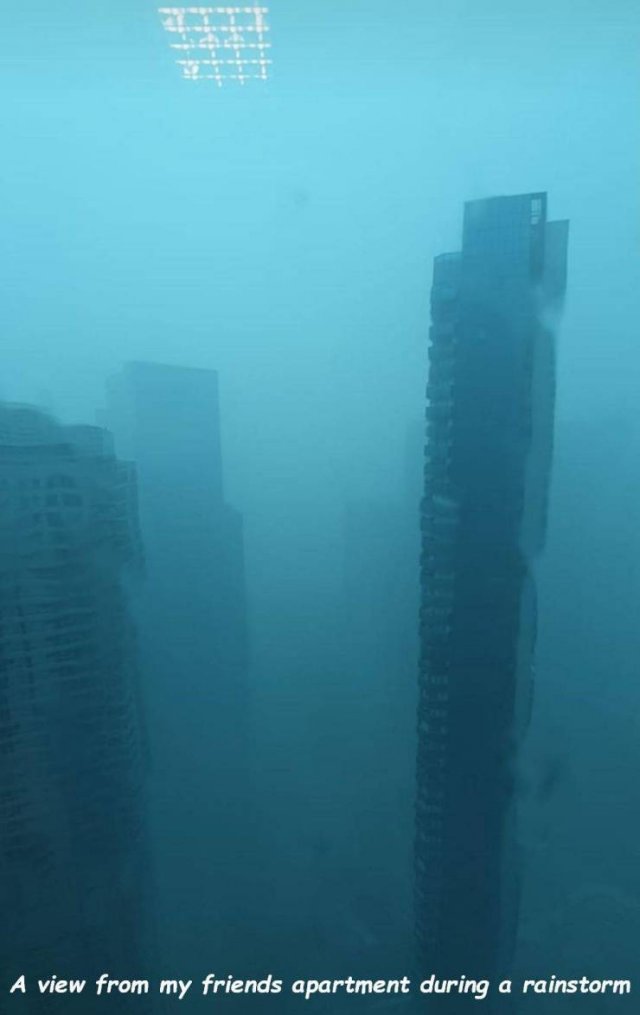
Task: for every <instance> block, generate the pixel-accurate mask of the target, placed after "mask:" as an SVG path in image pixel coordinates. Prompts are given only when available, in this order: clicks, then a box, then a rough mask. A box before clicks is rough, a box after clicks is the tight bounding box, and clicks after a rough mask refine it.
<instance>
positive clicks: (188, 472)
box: [106, 363, 248, 962]
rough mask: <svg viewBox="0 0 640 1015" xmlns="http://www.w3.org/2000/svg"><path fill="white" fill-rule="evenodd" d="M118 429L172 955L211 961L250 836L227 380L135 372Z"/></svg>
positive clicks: (124, 385) (187, 370)
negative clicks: (134, 528) (223, 399)
mask: <svg viewBox="0 0 640 1015" xmlns="http://www.w3.org/2000/svg"><path fill="white" fill-rule="evenodd" d="M106 419H107V420H108V423H109V426H110V427H111V428H112V429H113V432H114V435H115V439H116V446H117V450H118V453H119V454H122V455H124V456H126V457H127V458H131V459H132V460H133V461H134V462H135V464H136V468H137V472H138V481H139V497H140V520H141V528H142V536H143V541H144V546H145V583H144V589H143V591H142V594H141V597H140V601H139V605H138V622H139V627H140V640H141V649H142V659H143V671H144V679H145V686H146V691H147V696H148V704H149V714H150V724H151V742H152V747H153V754H154V757H155V758H156V760H157V764H156V765H155V768H154V771H155V774H156V776H157V778H155V779H154V783H153V792H152V801H153V811H154V815H155V817H154V834H155V836H156V837H158V839H159V840H160V842H161V845H160V846H159V849H158V865H159V866H158V892H159V899H160V904H161V907H162V909H163V910H164V914H165V930H166V932H167V937H166V940H165V947H166V953H167V956H170V958H171V961H172V962H174V961H178V962H179V961H180V960H184V961H186V960H187V957H188V958H189V961H191V960H193V961H195V959H196V957H199V959H200V961H202V962H204V961H205V958H206V956H210V955H211V949H212V948H213V947H214V946H215V945H216V944H220V946H222V942H226V943H228V941H229V940H230V937H231V936H232V935H231V922H232V917H228V918H227V917H223V915H222V914H223V912H226V910H225V904H224V902H223V895H224V892H225V890H227V889H228V888H229V890H230V887H229V886H230V885H231V884H232V883H233V881H232V875H234V873H235V876H236V877H237V871H238V869H239V868H238V864H239V860H238V855H239V851H241V850H242V849H243V848H244V846H245V839H246V836H243V835H241V832H240V828H241V818H242V817H243V812H244V811H245V810H246V795H245V791H246V763H247V759H246V750H247V743H246V739H245V737H244V733H245V730H246V724H247V708H248V701H247V686H246V685H247V672H246V671H247V628H246V610H245V590H244V554H243V533H242V519H241V516H240V515H239V513H238V512H237V511H235V510H234V509H233V508H231V507H229V505H227V504H226V503H225V500H224V494H223V482H222V462H221V449H220V416H219V404H218V378H217V374H216V373H215V372H214V371H212V370H201V369H194V368H191V367H177V366H175V367H174V366H165V365H162V364H157V363H129V364H127V365H126V366H125V367H124V368H123V370H122V371H121V372H120V373H119V374H118V375H117V376H115V377H113V378H111V380H110V381H109V382H108V389H107V408H106ZM240 869H242V866H241V865H240ZM236 888H237V905H236V912H235V917H233V918H238V919H239V916H238V914H239V913H240V912H241V909H242V900H241V898H240V894H241V890H240V887H239V886H237V885H236ZM180 913H183V914H184V920H185V921H187V922H185V923H184V924H182V923H181V917H180V915H179V914H180ZM176 914H178V915H176ZM194 914H198V915H197V916H196V915H194ZM198 920H201V921H202V923H201V924H199V923H198ZM198 949H201V951H200V952H198ZM207 961H209V959H207Z"/></svg>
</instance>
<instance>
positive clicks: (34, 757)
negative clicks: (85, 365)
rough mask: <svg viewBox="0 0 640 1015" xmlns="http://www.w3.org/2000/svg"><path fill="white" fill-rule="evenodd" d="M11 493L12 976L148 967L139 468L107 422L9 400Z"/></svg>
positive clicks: (3, 530) (2, 792) (3, 887)
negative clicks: (135, 594) (133, 596)
mask: <svg viewBox="0 0 640 1015" xmlns="http://www.w3.org/2000/svg"><path fill="white" fill-rule="evenodd" d="M0 501H1V509H0V519H1V520H0V772H1V775H0V909H1V911H2V914H3V918H2V921H1V925H0V953H1V955H0V967H1V969H2V981H3V983H4V984H5V989H6V990H8V985H7V983H8V984H10V983H12V982H13V981H14V979H15V978H17V977H18V976H19V975H21V974H25V975H26V976H27V977H36V976H39V977H42V978H46V977H48V976H50V975H51V973H52V972H56V973H57V974H58V975H62V976H64V975H67V976H79V977H84V978H90V977H91V976H95V975H97V974H100V973H101V972H103V971H104V969H109V970H110V971H111V973H112V975H114V976H118V975H119V976H121V977H125V976H127V975H128V974H129V973H130V970H131V969H132V968H135V969H136V975H138V976H144V975H145V971H146V970H147V969H148V961H149V956H150V952H149V949H150V947H151V944H152V938H153V935H152V921H151V907H150V895H149V878H148V874H147V871H148V866H149V865H148V860H149V855H148V851H147V834H146V819H145V794H146V790H145V781H146V772H147V763H146V744H145V736H144V730H143V726H144V724H143V717H142V709H141V701H140V688H139V680H138V665H137V653H136V642H135V636H134V628H133V625H132V621H131V618H130V616H129V610H128V596H127V594H126V589H125V585H124V582H125V579H126V574H127V571H131V570H132V569H133V570H135V568H136V566H137V564H138V562H139V540H138V527H137V515H136V487H135V474H134V472H133V469H132V467H131V466H130V465H128V464H126V463H123V462H120V461H118V460H117V459H116V458H115V457H114V455H113V451H112V448H111V441H110V435H109V434H108V433H107V432H106V431H104V430H101V429H99V428H97V427H91V426H78V427H76V426H74V427H70V426H60V425H59V424H58V423H56V422H55V421H54V420H53V419H52V418H51V417H49V416H47V415H45V414H44V413H42V412H40V411H39V410H36V409H33V408H30V407H21V406H11V405H5V406H0ZM31 982H32V984H33V981H31ZM14 1000H15V999H14ZM17 1000H18V1001H19V1002H20V1004H21V1007H22V1008H23V1009H24V1010H25V1011H29V1012H31V1011H40V1010H41V1009H40V1007H39V1005H41V1006H42V1007H43V1009H46V1010H48V1007H47V1005H49V1007H50V1006H51V1003H52V1002H53V1001H54V1000H55V999H52V998H50V997H49V998H46V997H45V998H38V996H37V995H36V994H35V993H34V992H33V991H32V990H30V992H29V994H28V995H27V996H26V997H24V998H23V997H22V995H17ZM79 1003H80V1004H82V1008H83V1010H86V1011H93V1010H94V1009H93V1005H95V1004H96V1000H95V998H93V999H92V998H88V999H86V1001H82V1002H79ZM138 1007H140V1010H141V1011H148V1010H149V1009H148V1008H147V1006H146V1002H145V999H144V998H140V999H138ZM56 1010H58V1009H57V1007H56Z"/></svg>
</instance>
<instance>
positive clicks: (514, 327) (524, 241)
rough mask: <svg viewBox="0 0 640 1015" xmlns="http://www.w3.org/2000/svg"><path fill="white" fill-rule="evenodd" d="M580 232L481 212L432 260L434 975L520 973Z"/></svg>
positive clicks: (426, 582) (422, 943)
mask: <svg viewBox="0 0 640 1015" xmlns="http://www.w3.org/2000/svg"><path fill="white" fill-rule="evenodd" d="M567 236H568V224H567V223H566V222H551V223H549V222H547V214H546V195H545V194H525V195H520V196H516V197H503V198H491V199H488V200H483V201H472V202H470V203H468V204H467V205H466V206H465V215H464V233H463V244H462V251H461V253H456V254H443V255H442V256H440V257H438V258H436V260H435V264H434V275H433V289H432V295H431V313H432V322H433V324H432V328H431V333H430V348H429V360H430V370H429V382H428V387H427V397H428V405H427V410H426V415H427V444H426V451H425V455H426V463H425V488H424V500H423V506H422V558H421V560H422V606H421V626H420V632H421V633H420V639H421V659H420V703H419V728H418V740H419V747H418V799H417V828H416V882H417V887H416V892H417V916H416V920H417V935H418V942H419V950H420V958H421V964H422V965H423V967H424V968H425V969H427V970H428V971H431V970H432V969H433V970H437V971H438V973H442V974H447V975H449V974H451V975H454V976H455V975H460V974H461V973H465V974H466V975H468V976H489V977H490V976H491V975H493V974H494V973H497V972H499V971H501V970H505V971H506V972H505V975H507V973H508V969H509V964H510V960H511V953H512V950H513V944H514V938H515V927H516V920H517V906H518V897H519V889H518V881H519V872H518V857H517V854H516V841H515V836H514V817H515V815H514V798H513V793H512V782H513V759H514V753H515V751H516V748H517V744H518V741H519V738H520V737H521V735H522V733H523V731H524V729H525V727H526V724H527V720H528V716H529V711H530V701H531V690H532V663H533V651H534V643H535V628H536V606H535V589H534V583H533V578H532V573H531V562H532V558H533V557H534V555H535V554H536V552H537V551H538V550H540V548H541V547H542V544H543V540H544V530H545V520H546V501H547V489H548V482H549V472H550V463H551V452H552V433H553V407H554V387H555V385H554V336H553V317H554V311H557V310H558V309H559V308H560V305H561V302H562V298H563V294H564V289H565V277H566V249H567Z"/></svg>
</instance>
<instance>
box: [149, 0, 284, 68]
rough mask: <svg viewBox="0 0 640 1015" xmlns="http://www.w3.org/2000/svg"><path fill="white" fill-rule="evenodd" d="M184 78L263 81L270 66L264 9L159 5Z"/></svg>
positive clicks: (267, 30)
mask: <svg viewBox="0 0 640 1015" xmlns="http://www.w3.org/2000/svg"><path fill="white" fill-rule="evenodd" d="M158 13H159V14H160V17H161V19H162V26H163V28H164V30H165V31H166V32H167V34H168V35H169V37H170V40H171V41H170V43H169V45H170V46H171V49H173V50H175V52H176V63H177V64H178V66H179V67H180V69H181V71H182V76H183V78H185V79H186V80H187V81H215V83H216V84H217V85H218V86H219V87H221V86H222V84H223V83H224V82H225V81H238V82H240V84H241V85H244V84H245V82H247V81H251V80H259V81H266V80H267V77H268V68H269V65H270V64H271V60H270V59H269V56H268V54H269V50H270V49H271V44H270V42H269V41H268V39H267V36H268V33H269V26H268V24H267V21H266V17H267V14H268V13H269V8H268V7H159V8H158Z"/></svg>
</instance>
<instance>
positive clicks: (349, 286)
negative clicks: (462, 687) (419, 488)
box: [0, 0, 640, 500]
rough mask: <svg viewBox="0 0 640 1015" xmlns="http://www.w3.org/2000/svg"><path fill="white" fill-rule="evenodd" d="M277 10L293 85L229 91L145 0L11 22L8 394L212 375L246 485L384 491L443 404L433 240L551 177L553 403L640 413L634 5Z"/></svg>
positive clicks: (451, 239) (72, 411) (279, 46)
mask: <svg viewBox="0 0 640 1015" xmlns="http://www.w3.org/2000/svg"><path fill="white" fill-rule="evenodd" d="M443 7H446V10H443ZM269 19H270V24H271V28H272V32H271V39H272V45H273V48H272V59H273V66H272V75H271V79H270V80H269V81H268V82H266V83H263V82H258V81H256V82H251V83H248V84H247V85H245V86H244V88H241V87H240V86H238V85H237V84H235V83H233V82H231V83H228V84H227V85H225V86H224V87H223V88H220V89H219V88H217V87H216V86H215V85H214V84H213V83H211V82H190V81H184V80H182V79H181V76H180V72H179V70H178V68H177V67H176V66H175V65H174V63H173V54H172V53H171V51H170V49H169V46H168V37H167V35H166V33H164V32H163V30H162V26H161V23H160V17H159V15H158V13H157V9H156V5H154V4H151V3H148V2H143V0H133V2H132V0H127V2H122V0H119V2H111V3H106V2H101V0H94V2H92V3H91V4H86V3H81V2H80V0H62V2H59V3H57V4H55V5H52V4H50V3H44V2H43V0H31V2H29V3H25V4H23V5H20V8H19V9H18V8H16V7H13V8H12V10H11V12H10V13H8V14H6V15H5V19H4V25H5V31H4V33H3V41H2V44H1V45H2V47H3V49H4V52H3V54H2V71H1V72H0V74H1V76H0V86H1V87H2V89H3V91H4V93H5V95H4V102H3V104H2V108H3V114H2V117H3V121H4V122H3V126H2V133H3V138H4V145H3V148H4V156H3V160H2V161H3V164H2V168H1V172H2V177H3V195H4V200H3V202H2V224H1V228H0V234H1V239H0V243H1V245H2V246H1V248H0V250H1V255H0V256H1V257H2V276H3V292H4V294H3V298H2V307H1V314H2V336H3V337H2V353H1V355H0V367H1V386H2V391H3V394H4V395H5V396H6V397H9V398H12V399H20V400H27V401H44V402H45V403H48V404H51V405H52V407H53V408H54V409H55V410H56V412H57V413H58V414H60V415H61V416H62V417H63V418H64V419H69V420H72V419H74V420H77V419H82V420H90V419H92V418H93V414H94V411H95V408H96V407H97V406H99V404H100V402H101V400H102V397H103V396H102V391H103V384H104V378H105V376H106V375H108V374H109V373H112V372H113V371H114V370H116V369H117V368H118V366H119V364H120V362H121V361H122V360H125V359H155V360H160V361H164V362H169V363H190V364H193V365H197V366H206V367H213V368H216V369H218V370H219V371H220V383H221V392H222V406H223V439H224V441H225V447H226V448H227V450H228V453H227V466H226V471H227V481H228V489H229V492H230V496H231V497H232V499H233V498H234V497H235V498H236V499H238V498H239V499H240V500H242V498H243V497H245V496H247V495H248V494H249V491H250V488H251V487H252V484H253V483H258V484H259V485H260V486H261V488H264V487H265V484H268V483H269V476H270V475H271V474H272V473H277V474H278V475H280V474H282V473H284V474H285V475H286V476H287V477H289V479H290V481H291V483H292V484H293V485H298V486H304V488H305V490H307V491H309V492H310V493H313V494H314V495H315V493H316V492H318V491H319V490H320V488H322V489H324V488H326V486H327V484H330V485H332V486H333V487H335V488H337V489H340V490H341V491H343V492H344V494H345V496H349V495H351V494H352V493H354V492H355V491H356V490H357V491H358V492H360V491H363V492H370V493H371V494H372V495H374V494H377V493H378V492H379V491H380V490H381V489H384V487H385V486H386V485H387V484H388V483H389V482H395V481H396V480H397V478H398V470H399V469H400V457H401V455H400V449H401V448H402V445H403V441H404V433H405V430H406V427H407V425H409V424H410V423H411V422H412V421H413V420H414V419H416V418H418V417H419V416H420V415H421V412H422V401H423V385H424V376H425V360H426V357H425V349H426V340H427V334H428V300H429V287H430V271H431V261H432V258H433V256H434V255H436V254H437V253H439V252H441V251H443V250H447V249H455V247H456V246H457V244H458V242H459V235H460V224H461V212H462V204H463V202H464V201H465V200H467V199H470V198H475V197H480V196H485V195H491V194H501V193H516V192H522V191H527V190H539V189H544V190H547V191H548V192H549V201H550V211H551V215H552V217H554V216H555V217H561V218H570V219H571V252H570V280H569V293H568V303H567V313H566V319H565V325H564V328H563V332H562V337H561V343H560V350H559V365H560V402H559V413H561V414H563V415H566V416H568V417H573V416H580V415H587V416H589V415H591V414H592V413H594V412H600V411H604V412H606V411H609V409H610V408H611V407H612V406H615V407H616V408H619V407H621V406H622V407H623V408H624V406H627V405H632V404H633V399H634V397H635V391H636V388H637V380H638V378H637V372H638V371H637V367H638V357H637V354H636V353H635V344H634V340H635V334H636V332H637V323H638V309H639V308H638V295H637V286H636V284H635V276H636V266H635V258H636V255H637V252H638V241H639V239H640V235H639V222H640V219H639V216H638V211H639V208H638V205H639V198H638V187H637V180H638V178H639V172H638V171H639V169H640V167H639V165H638V163H639V157H638V155H639V152H640V146H639V145H638V131H639V122H640V121H639V118H638V116H637V95H638V84H639V80H638V79H639V77H640V65H639V64H638V61H637V41H638V39H637V36H638V18H637V15H636V14H635V11H634V5H633V4H632V3H627V2H626V0H617V2H616V3H613V4H610V5H608V6H607V8H606V11H605V9H603V7H602V5H601V4H600V3H595V2H587V0H578V2H576V0H572V2H570V3H569V2H568V0H564V2H560V3H558V2H556V3H554V4H552V3H550V2H547V0H543V2H541V3H538V4H535V5H526V4H518V5H516V7H515V9H514V5H513V4H510V3H509V4H508V3H506V2H503V0H491V2H485V0H480V2H478V0H475V2H473V3H471V2H461V0H455V2H451V3H448V4H447V5H441V4H435V3H431V2H426V3H425V2H414V0H407V2H405V3H402V4H400V5H393V6H392V5H390V4H389V3H382V2H380V0H349V2H348V3H344V2H343V3H337V2H327V3H322V4H319V3H309V2H295V3H294V2H290V0H275V2H274V3H273V4H271V5H270V14H269ZM304 447H307V448H310V449H312V450H313V458H314V466H313V470H312V472H313V474H312V475H309V474H308V473H309V471H310V470H309V469H308V467H307V465H306V463H305V455H304V453H303V450H302V449H303V448H304ZM267 457H268V459H269V470H268V472H269V475H267V474H266V470H265V474H261V462H264V461H265V458H267ZM306 458H307V461H308V456H306ZM305 470H306V472H305V475H304V476H303V474H302V473H303V472H304V471H305Z"/></svg>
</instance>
